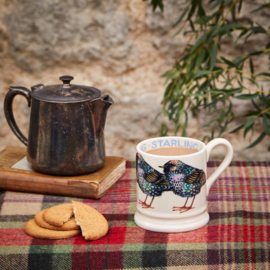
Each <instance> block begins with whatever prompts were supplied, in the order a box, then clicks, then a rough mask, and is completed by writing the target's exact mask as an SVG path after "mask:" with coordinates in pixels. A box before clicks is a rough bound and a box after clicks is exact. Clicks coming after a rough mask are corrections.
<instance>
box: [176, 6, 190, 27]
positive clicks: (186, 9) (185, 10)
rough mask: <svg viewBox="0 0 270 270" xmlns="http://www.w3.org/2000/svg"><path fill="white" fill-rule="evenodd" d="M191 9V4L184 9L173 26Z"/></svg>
mask: <svg viewBox="0 0 270 270" xmlns="http://www.w3.org/2000/svg"><path fill="white" fill-rule="evenodd" d="M188 9H189V6H187V7H186V8H185V9H184V11H183V12H182V14H181V15H180V17H179V19H178V20H177V21H176V23H175V24H174V25H173V27H176V26H177V25H178V24H179V23H180V22H181V21H182V20H183V18H184V17H185V15H186V13H187V11H188Z"/></svg>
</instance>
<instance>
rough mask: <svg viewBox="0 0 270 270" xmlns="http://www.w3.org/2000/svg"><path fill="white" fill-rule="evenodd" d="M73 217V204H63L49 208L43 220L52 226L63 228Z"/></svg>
mask: <svg viewBox="0 0 270 270" xmlns="http://www.w3.org/2000/svg"><path fill="white" fill-rule="evenodd" d="M72 216H73V207H72V204H71V203H63V204H59V205H55V206H52V207H50V208H47V209H46V210H45V211H44V213H43V219H44V220H45V221H46V222H48V223H49V224H51V225H54V226H62V225H63V224H64V223H66V222H67V221H69V220H70V218H71V217H72Z"/></svg>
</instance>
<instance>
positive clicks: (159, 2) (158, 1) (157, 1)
mask: <svg viewBox="0 0 270 270" xmlns="http://www.w3.org/2000/svg"><path fill="white" fill-rule="evenodd" d="M144 1H147V0H144ZM151 5H152V6H153V11H155V10H156V8H157V7H159V8H160V10H161V11H163V7H164V5H163V0H151Z"/></svg>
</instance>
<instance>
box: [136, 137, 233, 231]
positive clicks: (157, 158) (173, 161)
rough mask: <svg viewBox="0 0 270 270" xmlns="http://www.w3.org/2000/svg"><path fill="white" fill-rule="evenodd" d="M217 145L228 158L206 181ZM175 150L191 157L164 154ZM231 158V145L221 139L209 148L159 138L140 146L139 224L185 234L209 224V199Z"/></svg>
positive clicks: (188, 140)
mask: <svg viewBox="0 0 270 270" xmlns="http://www.w3.org/2000/svg"><path fill="white" fill-rule="evenodd" d="M217 145H223V146H225V148H226V155H225V158H224V160H223V161H222V163H221V164H220V165H219V167H218V168H217V169H216V170H215V172H214V173H213V174H212V175H211V176H210V177H209V178H208V179H207V175H206V173H207V161H208V159H209V156H210V152H211V150H212V149H213V148H214V147H215V146H217ZM172 147H173V148H174V149H176V148H177V149H178V151H181V152H182V151H188V152H191V153H188V154H186V153H180V154H179V153H178V154H177V155H175V153H174V154H173V155H172V154H171V153H169V154H166V153H165V152H164V151H168V150H169V151H171V149H172ZM165 148H166V149H165ZM180 148H181V149H180ZM157 149H158V150H157ZM164 149H165V150H164ZM179 149H180V150H179ZM154 151H161V152H163V153H162V155H161V154H156V153H155V152H154ZM232 157H233V148H232V145H231V144H230V143H229V142H228V141H227V140H225V139H221V138H218V139H214V140H212V141H210V142H209V143H208V144H207V145H205V144H204V143H203V142H201V141H199V140H195V139H191V138H185V137H159V138H152V139H148V140H145V141H142V142H140V143H139V144H138V145H137V159H136V173H137V211H136V213H135V217H134V219H135V222H136V224H137V225H138V226H139V227H141V228H144V229H146V230H150V231H156V232H185V231H191V230H195V229H198V228H201V227H203V226H205V225H206V224H207V223H208V222H209V214H208V212H207V195H208V193H209V190H210V187H211V186H212V184H213V183H214V182H215V181H216V179H217V178H218V176H219V175H220V174H221V173H222V172H223V171H224V170H225V168H226V167H227V166H228V165H229V164H230V162H231V160H232Z"/></svg>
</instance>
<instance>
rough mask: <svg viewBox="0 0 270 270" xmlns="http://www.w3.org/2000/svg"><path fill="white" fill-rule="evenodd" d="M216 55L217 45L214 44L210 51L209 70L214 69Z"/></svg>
mask: <svg viewBox="0 0 270 270" xmlns="http://www.w3.org/2000/svg"><path fill="white" fill-rule="evenodd" d="M217 53H218V45H217V44H216V43H215V44H214V45H213V48H212V50H211V66H210V70H213V68H214V66H215V64H216V60H217Z"/></svg>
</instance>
